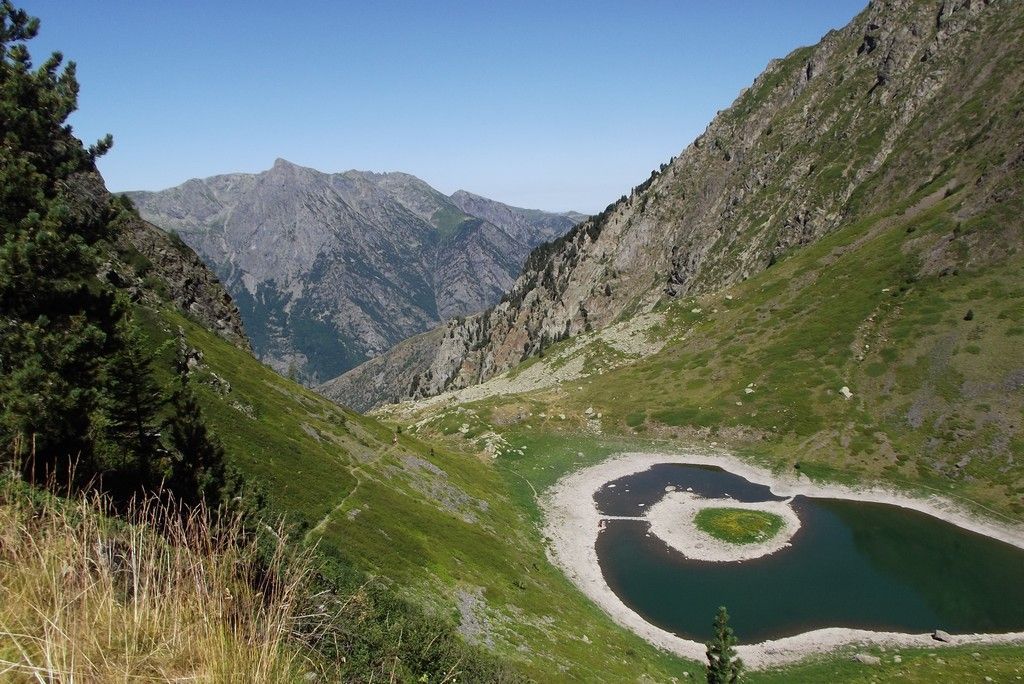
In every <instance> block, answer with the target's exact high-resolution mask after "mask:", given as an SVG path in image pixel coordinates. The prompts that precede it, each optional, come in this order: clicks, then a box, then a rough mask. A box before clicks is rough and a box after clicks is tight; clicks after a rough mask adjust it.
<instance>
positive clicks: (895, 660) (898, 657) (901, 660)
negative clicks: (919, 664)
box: [892, 655, 903, 665]
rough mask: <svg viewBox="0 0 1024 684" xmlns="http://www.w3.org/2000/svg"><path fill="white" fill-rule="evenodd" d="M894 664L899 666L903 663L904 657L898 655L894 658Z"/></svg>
mask: <svg viewBox="0 0 1024 684" xmlns="http://www.w3.org/2000/svg"><path fill="white" fill-rule="evenodd" d="M892 662H894V663H896V664H897V665H899V664H900V663H902V662H903V656H898V655H895V656H893V657H892Z"/></svg>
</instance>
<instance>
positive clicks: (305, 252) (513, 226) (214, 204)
mask: <svg viewBox="0 0 1024 684" xmlns="http://www.w3.org/2000/svg"><path fill="white" fill-rule="evenodd" d="M128 195H129V197H130V198H131V199H132V201H133V202H134V203H135V205H136V207H137V208H138V210H139V212H140V214H141V215H142V216H143V217H144V218H145V219H147V220H149V221H151V222H152V223H154V224H156V225H158V226H160V227H161V228H163V229H164V230H167V231H170V232H173V233H175V234H177V235H179V236H180V237H181V239H182V240H184V241H185V242H186V243H187V244H188V245H189V246H191V247H193V248H194V249H195V250H196V251H197V252H198V253H199V255H200V256H201V257H202V258H203V259H204V260H205V261H206V262H207V263H208V264H210V265H211V266H212V267H213V268H214V270H215V271H216V272H217V274H218V275H219V276H220V278H221V279H222V280H223V282H224V284H225V285H226V287H227V289H228V291H229V292H230V293H231V295H232V296H233V297H234V298H235V301H236V302H237V304H238V307H239V309H240V310H241V312H242V318H243V320H244V322H245V326H246V330H247V332H248V333H249V338H250V339H251V341H252V346H253V349H254V351H255V353H256V355H257V356H258V357H259V358H260V359H261V360H263V361H264V362H266V363H268V364H269V365H270V366H271V367H273V368H275V369H277V370H278V371H280V372H283V373H288V374H289V375H292V376H293V377H296V378H298V379H301V380H303V381H305V382H307V383H313V382H318V381H322V380H325V379H327V378H331V377H334V376H336V375H338V374H340V373H342V372H344V371H346V370H348V369H349V368H351V367H353V366H355V365H357V364H358V363H360V362H362V361H365V360H366V359H368V358H370V357H373V356H376V355H377V354H379V353H381V352H383V351H386V350H387V349H388V348H389V347H391V346H392V345H394V344H395V343H397V342H399V341H401V340H403V339H405V338H407V337H409V336H411V335H414V334H416V333H420V332H423V331H424V330H428V329H430V328H432V327H434V326H436V325H437V324H439V323H440V322H442V321H444V320H447V319H451V318H454V317H460V316H465V315H467V314H470V313H473V312H476V311H480V310H482V309H484V308H485V307H487V306H488V305H491V304H493V303H495V302H497V301H498V300H499V299H500V297H501V296H502V295H503V294H504V293H505V291H507V290H508V288H509V287H510V286H511V284H512V283H513V281H514V278H515V276H516V275H517V274H518V273H519V270H520V268H521V266H522V263H523V261H524V259H525V258H526V255H527V254H528V253H529V251H530V250H531V249H532V248H533V247H535V246H536V245H538V244H540V243H542V242H544V241H545V240H550V239H552V238H555V237H557V236H559V235H562V234H563V233H565V232H566V231H567V230H569V229H570V228H571V227H572V226H573V225H574V224H575V223H576V221H577V220H578V219H579V215H576V214H552V213H546V212H541V211H534V210H528V209H518V208H515V207H510V206H507V205H504V204H501V203H500V202H495V201H493V200H488V199H486V198H483V197H479V196H476V195H473V194H470V193H468V192H464V191H460V192H457V193H455V194H454V195H452V196H451V197H447V196H445V195H444V194H442V193H440V192H438V191H437V190H435V189H434V188H432V187H430V186H429V185H427V184H426V183H424V182H423V181H421V180H419V179H418V178H416V177H414V176H410V175H408V174H404V173H383V174H377V173H368V172H360V171H348V172H345V173H338V174H326V173H320V172H318V171H315V170H313V169H309V168H304V167H301V166H296V165H295V164H291V163H289V162H287V161H285V160H282V159H278V160H277V161H276V162H275V163H274V166H273V168H271V169H270V170H268V171H265V172H262V173H258V174H228V175H223V176H215V177H212V178H206V179H201V180H199V179H197V180H190V181H187V182H186V183H184V184H182V185H180V186H177V187H174V188H170V189H168V190H163V191H159V192H131V193H128Z"/></svg>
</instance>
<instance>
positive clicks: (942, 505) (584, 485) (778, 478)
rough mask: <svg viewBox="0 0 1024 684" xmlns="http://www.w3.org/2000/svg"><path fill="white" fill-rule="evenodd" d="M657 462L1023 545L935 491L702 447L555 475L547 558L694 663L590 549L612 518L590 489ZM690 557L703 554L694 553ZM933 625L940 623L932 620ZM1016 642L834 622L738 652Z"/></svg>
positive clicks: (800, 654) (1014, 531)
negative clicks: (632, 604) (922, 517)
mask: <svg viewBox="0 0 1024 684" xmlns="http://www.w3.org/2000/svg"><path fill="white" fill-rule="evenodd" d="M659 463H681V464H692V465H709V466H717V467H720V468H722V469H723V470H726V471H728V472H730V473H733V474H736V475H739V476H741V477H743V478H745V479H747V480H749V481H750V482H754V483H758V484H764V485H767V486H769V487H770V488H771V491H772V493H773V494H775V495H777V496H785V497H794V496H800V495H802V496H808V497H817V498H836V499H851V500H855V501H865V502H874V503H884V504H890V505H894V506H900V507H902V508H908V509H913V510H916V511H920V512H922V513H927V514H929V515H932V516H934V517H937V518H940V519H942V520H945V521H947V522H950V523H952V524H954V525H956V526H958V527H961V528H963V529H966V530H970V531H972V532H977V533H980V534H984V535H987V536H989V537H993V538H995V539H999V540H1001V541H1004V542H1007V543H1009V544H1012V545H1014V546H1016V547H1018V548H1022V549H1024V526H1020V525H1016V526H1014V525H1009V524H1004V523H999V522H996V521H993V520H987V519H981V518H979V517H978V516H976V515H974V514H973V513H971V512H970V511H968V510H967V509H966V508H964V507H963V506H961V505H959V504H957V503H955V502H953V501H950V500H949V499H944V498H941V497H938V496H932V497H928V498H915V497H911V496H908V495H907V494H905V493H901V492H899V491H896V490H894V489H886V488H880V487H864V488H851V487H846V486H843V485H823V484H817V483H814V482H812V481H811V480H810V479H809V478H807V477H806V476H803V475H796V476H784V475H776V474H775V473H772V472H771V471H769V470H766V469H764V468H760V467H757V466H754V465H751V464H749V463H746V462H744V461H742V460H740V459H738V458H736V457H735V456H732V455H730V454H727V453H722V452H712V451H710V450H709V451H703V452H700V451H696V450H694V451H692V452H689V453H677V454H660V453H625V454H622V455H620V456H617V457H614V458H611V459H609V460H606V461H603V462H602V463H599V464H597V465H594V466H591V467H589V468H584V469H582V470H578V471H576V472H573V473H569V474H568V475H566V476H565V477H563V478H562V479H560V480H559V481H558V482H557V483H556V484H555V485H554V486H553V487H552V488H551V489H549V490H548V491H546V492H545V493H544V494H543V495H542V497H541V506H542V508H543V510H544V517H545V527H544V534H545V535H546V536H547V538H548V539H549V544H548V556H549V558H550V559H551V561H552V562H553V563H554V564H555V565H557V566H558V567H559V568H561V569H562V570H563V572H565V573H566V575H567V576H568V577H569V578H570V579H572V581H573V582H574V583H575V584H576V585H577V586H578V587H579V588H580V589H581V590H582V591H583V593H584V594H586V595H587V596H588V597H589V598H590V599H591V600H593V601H594V602H595V603H596V604H597V605H598V606H600V607H601V608H602V609H603V610H604V611H605V612H606V613H608V615H610V616H611V618H612V619H613V620H615V621H616V622H617V623H618V624H620V625H622V626H623V627H626V628H628V629H630V630H632V631H634V632H635V633H637V634H639V635H640V636H641V637H643V638H644V639H646V640H647V641H649V642H650V643H652V644H654V645H655V646H659V647H661V648H663V649H665V650H667V651H670V652H672V653H676V654H678V655H680V656H683V657H686V658H692V659H694V660H703V659H704V648H705V647H704V644H702V643H698V642H696V641H691V640H689V639H684V638H681V637H678V636H676V635H675V634H672V633H671V632H668V631H666V630H663V629H661V628H659V627H656V626H654V625H652V624H650V623H649V622H647V621H646V620H644V619H643V618H642V617H641V616H640V615H639V614H638V613H636V612H635V611H633V610H632V609H631V608H629V607H628V606H626V605H625V604H624V603H623V602H622V601H621V600H620V599H619V597H618V596H616V594H615V592H613V591H612V590H611V588H609V587H608V585H607V584H606V583H605V581H604V578H603V576H602V574H601V568H600V565H599V564H598V559H597V551H596V549H595V542H596V541H597V535H598V528H599V526H600V523H601V520H602V519H603V518H610V517H614V516H603V515H601V514H600V513H599V512H598V510H597V506H596V504H595V503H594V500H593V493H594V492H596V491H597V490H598V489H599V488H601V487H602V486H603V485H605V484H606V483H607V482H610V481H612V480H615V479H618V478H620V477H624V476H626V475H631V474H633V473H638V472H642V471H644V470H647V469H649V468H650V467H651V466H654V465H657V464H659ZM715 501H716V502H719V501H721V500H715ZM780 503H784V502H780ZM729 505H730V506H731V505H733V503H732V502H730V503H729ZM757 506H759V507H760V506H762V504H757ZM656 508H657V506H654V507H652V511H653V510H654V509H656ZM787 508H788V506H787ZM659 517H662V516H659V515H655V520H657V519H658V518H659ZM677 529H678V527H677ZM794 531H795V530H794ZM662 533H663V534H666V535H668V536H670V537H673V536H676V535H673V534H672V533H670V532H668V531H666V530H665V529H664V528H663V529H662ZM787 535H788V536H787V537H786V539H787V540H788V538H789V537H791V536H792V535H791V534H788V533H787ZM659 536H660V535H659ZM780 536H781V535H780ZM670 543H671V544H672V545H673V546H675V547H676V548H679V545H682V546H684V547H687V544H689V547H687V548H689V551H690V552H692V553H694V554H699V553H700V552H702V551H708V549H709V548H710V547H702V548H696V547H695V546H694V544H693V543H691V542H686V541H684V540H682V539H680V538H678V537H677V536H676V538H674V539H673V540H672V541H671V542H670ZM759 555H760V554H759ZM692 557H695V558H701V556H699V555H695V556H692ZM936 627H941V626H940V625H936ZM1016 642H1024V632H1013V633H1008V634H958V635H954V636H953V639H952V641H951V642H949V643H945V642H940V641H936V640H934V639H933V638H932V635H931V634H930V633H927V634H903V633H899V632H874V631H870V630H861V629H848V628H842V627H836V628H828V629H818V630H814V631H811V632H805V633H803V634H798V635H795V636H791V637H786V638H782V639H775V640H769V641H764V642H761V643H758V644H745V645H741V646H739V647H738V648H737V651H738V652H739V655H740V657H742V658H743V660H744V662H745V663H746V664H747V665H748V667H750V668H753V669H765V668H770V667H774V666H778V665H783V664H786V663H791V662H794V661H797V660H801V659H802V658H804V657H807V656H809V655H813V654H816V653H822V652H825V651H830V650H833V649H837V648H840V647H843V646H850V645H861V644H863V645H881V646H886V647H931V648H939V647H942V646H949V645H966V644H995V643H1016Z"/></svg>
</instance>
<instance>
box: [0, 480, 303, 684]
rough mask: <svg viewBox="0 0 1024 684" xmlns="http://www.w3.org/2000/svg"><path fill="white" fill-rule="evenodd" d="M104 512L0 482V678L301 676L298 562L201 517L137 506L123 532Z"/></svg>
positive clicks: (199, 512)
mask: <svg viewBox="0 0 1024 684" xmlns="http://www.w3.org/2000/svg"><path fill="white" fill-rule="evenodd" d="M104 509H105V508H104V502H103V501H102V500H101V499H98V498H96V497H87V498H79V499H77V500H70V501H69V500H64V499H59V498H55V497H50V496H47V495H43V494H40V493H38V492H32V491H31V490H28V489H27V488H24V487H23V486H22V485H20V483H18V482H12V481H10V480H3V481H0V679H2V680H4V681H15V682H18V681H26V682H28V681H62V682H74V681H85V682H113V681H130V680H137V681H210V682H213V681H217V682H227V681H237V682H242V681H244V682H286V681H299V680H300V679H301V677H302V676H303V671H304V670H308V669H309V668H308V666H306V664H305V663H304V659H303V657H302V652H301V650H300V649H298V648H296V647H295V646H294V644H293V643H292V642H290V641H289V638H290V635H291V633H292V629H293V627H294V626H295V625H296V624H297V623H298V621H299V620H300V619H302V616H298V615H296V610H295V607H296V605H298V603H299V601H298V600H297V599H298V593H299V591H300V589H301V587H302V585H303V582H304V579H305V577H306V575H307V570H306V568H307V567H308V564H307V563H306V562H305V560H304V559H303V558H298V559H296V558H295V557H292V556H289V555H288V554H286V553H285V551H284V545H283V542H282V543H280V544H278V548H277V549H274V550H272V551H270V553H269V554H268V553H266V552H261V551H260V549H259V548H258V547H257V543H256V542H255V541H248V540H249V539H251V537H250V536H247V535H245V534H244V533H243V529H242V526H241V521H240V520H239V519H238V518H235V517H221V516H217V515H216V514H214V513H212V512H210V511H208V510H206V509H201V508H200V509H196V510H194V511H191V512H184V513H182V512H181V511H178V510H176V509H175V508H174V507H173V506H170V505H168V504H164V503H160V502H158V501H156V500H146V501H142V502H140V503H138V504H136V505H134V506H133V507H132V508H131V510H130V511H129V513H128V515H127V522H122V521H119V520H113V519H110V518H107V517H105V516H104V515H103V514H102V513H101V511H103V510H104ZM154 529H160V530H161V531H162V534H161V535H158V534H156V533H154V532H153V530H154Z"/></svg>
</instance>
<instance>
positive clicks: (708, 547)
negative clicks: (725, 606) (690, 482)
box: [643, 491, 800, 563]
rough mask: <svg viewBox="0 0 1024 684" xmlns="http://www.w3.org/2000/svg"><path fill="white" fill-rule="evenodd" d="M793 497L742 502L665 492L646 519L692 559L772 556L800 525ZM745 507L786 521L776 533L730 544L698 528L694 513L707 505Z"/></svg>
mask: <svg viewBox="0 0 1024 684" xmlns="http://www.w3.org/2000/svg"><path fill="white" fill-rule="evenodd" d="M792 501H793V500H792V499H785V500H783V501H758V502H750V503H748V502H742V501H733V500H731V499H707V498H704V497H702V496H697V495H695V494H691V493H690V492H680V491H671V492H666V493H665V496H664V498H662V500H661V501H659V502H658V503H656V504H654V505H653V506H651V508H650V509H649V510H648V511H647V514H646V515H645V516H644V518H643V519H646V520H647V522H649V523H650V524H651V534H653V535H654V536H655V537H657V538H658V539H660V540H661V541H663V542H665V543H666V544H668V545H669V546H670V547H672V548H673V549H675V550H676V551H678V552H679V553H681V554H682V555H683V556H685V557H687V558H692V559H693V560H700V561H707V562H711V563H730V562H734V561H744V560H753V559H755V558H762V557H764V556H770V555H771V554H773V553H776V552H778V551H781V550H782V549H784V548H786V547H788V546H789V545H790V541H789V540H790V539H792V538H793V535H794V534H796V532H797V530H799V529H800V518H799V516H797V514H796V512H795V511H794V510H793V508H792V506H791V505H790V504H791V503H792ZM724 507H728V508H743V509H748V510H754V511H764V512H766V513H772V514H774V515H777V516H779V517H780V518H781V519H782V522H783V525H782V529H780V530H779V531H778V532H777V533H776V534H774V535H773V536H771V537H769V538H768V539H765V540H763V541H756V542H751V543H749V544H731V543H729V542H727V541H722V540H721V539H715V538H714V537H712V536H711V535H710V534H707V533H706V532H704V531H703V530H701V529H699V528H698V527H697V525H696V524H694V522H693V517H694V515H696V513H697V512H698V511H700V510H703V509H705V508H724Z"/></svg>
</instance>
